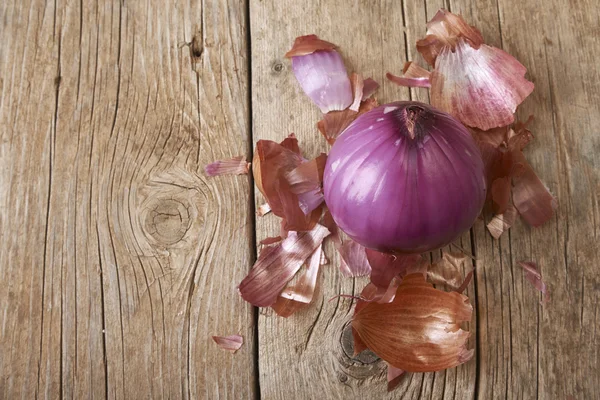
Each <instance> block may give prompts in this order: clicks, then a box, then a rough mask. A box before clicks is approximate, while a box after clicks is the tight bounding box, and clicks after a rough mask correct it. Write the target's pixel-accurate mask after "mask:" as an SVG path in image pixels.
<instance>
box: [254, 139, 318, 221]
mask: <svg viewBox="0 0 600 400" xmlns="http://www.w3.org/2000/svg"><path fill="white" fill-rule="evenodd" d="M303 163H305V160H304V159H303V158H302V156H301V155H300V149H299V147H298V140H297V139H296V138H295V137H294V136H290V137H288V138H286V139H285V140H284V141H283V142H281V143H276V142H273V141H271V140H259V141H258V142H257V143H256V150H255V153H254V160H253V164H252V172H253V174H254V180H255V183H256V186H257V187H258V189H259V190H260V192H261V193H262V194H263V195H264V196H265V198H266V199H267V202H268V203H269V206H270V208H271V211H272V212H273V214H275V215H277V216H278V217H281V218H283V219H284V224H283V229H284V230H286V231H292V230H294V231H307V230H310V229H312V228H313V227H314V226H315V224H316V223H317V221H318V220H319V218H320V216H321V207H320V205H321V198H320V194H318V193H317V194H314V193H308V194H307V195H306V196H304V195H303V194H300V195H298V194H296V193H295V192H294V190H293V186H294V184H292V183H290V182H289V181H288V179H287V177H288V176H289V174H290V173H292V176H296V177H298V175H299V174H296V175H294V174H293V172H292V171H294V170H296V168H297V167H299V166H300V165H301V164H303ZM298 179H300V178H299V177H298ZM297 191H298V192H302V191H301V190H297ZM300 196H303V197H302V200H303V202H301V199H300ZM303 205H304V209H305V210H307V212H306V213H305V212H304V210H303V208H302V206H303Z"/></svg>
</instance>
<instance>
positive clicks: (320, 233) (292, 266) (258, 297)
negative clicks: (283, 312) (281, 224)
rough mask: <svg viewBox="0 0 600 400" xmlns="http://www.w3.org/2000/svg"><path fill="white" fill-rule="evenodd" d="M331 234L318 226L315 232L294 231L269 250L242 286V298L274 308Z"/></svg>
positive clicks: (257, 261)
mask: <svg viewBox="0 0 600 400" xmlns="http://www.w3.org/2000/svg"><path fill="white" fill-rule="evenodd" d="M328 235H329V231H328V230H327V228H325V227H323V226H322V225H318V224H317V225H316V226H315V228H313V229H312V230H311V231H307V232H294V231H290V232H288V235H287V237H286V238H285V239H283V240H282V241H280V242H278V243H277V244H275V245H273V246H269V247H265V248H264V249H263V250H262V251H261V253H260V255H259V256H258V260H256V263H255V264H254V266H253V267H252V269H251V270H250V273H249V274H248V276H246V277H245V278H244V280H243V281H242V282H241V283H240V285H239V287H238V289H239V291H240V294H241V296H242V298H244V300H246V301H247V302H248V303H250V304H252V305H255V306H257V307H268V306H271V305H272V304H273V303H275V302H276V301H277V297H278V296H279V294H280V293H281V292H282V291H283V289H284V288H285V286H286V285H287V283H288V282H289V281H290V280H291V279H292V278H293V277H294V275H295V274H296V272H298V270H299V269H300V267H302V264H304V262H305V261H306V259H307V258H308V257H310V255H311V254H313V253H314V252H315V250H317V248H318V247H319V246H320V245H321V243H323V239H324V238H325V237H326V236H328ZM319 260H320V255H319Z"/></svg>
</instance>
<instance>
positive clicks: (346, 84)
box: [286, 35, 362, 114]
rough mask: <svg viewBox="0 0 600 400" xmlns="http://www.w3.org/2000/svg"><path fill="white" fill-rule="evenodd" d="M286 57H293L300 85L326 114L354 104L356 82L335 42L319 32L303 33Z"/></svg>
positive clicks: (294, 69)
mask: <svg viewBox="0 0 600 400" xmlns="http://www.w3.org/2000/svg"><path fill="white" fill-rule="evenodd" d="M286 57H289V58H291V59H292V70H293V71H294V75H295V76H296V79H297V80H298V83H299V84H300V87H301V88H302V90H303V91H304V93H306V95H307V96H308V97H310V99H311V100H312V101H313V103H315V104H316V105H317V106H318V107H319V108H320V109H321V112H322V113H323V114H326V113H328V112H329V111H335V110H338V111H339V110H344V109H346V108H348V106H350V105H351V103H352V98H353V96H352V85H351V83H350V79H349V78H348V73H347V71H346V67H345V66H344V61H343V60H342V56H340V54H339V53H338V52H337V51H336V50H335V45H333V44H332V43H329V42H326V41H323V40H321V39H319V38H318V37H317V36H316V35H308V36H303V37H299V38H297V39H296V40H295V42H294V46H293V47H292V49H291V50H290V51H288V52H287V54H286ZM361 93H362V88H361ZM361 96H362V94H361Z"/></svg>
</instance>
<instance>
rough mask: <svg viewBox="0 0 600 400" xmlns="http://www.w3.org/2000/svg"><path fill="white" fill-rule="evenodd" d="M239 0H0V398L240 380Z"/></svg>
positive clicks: (245, 209) (244, 180) (171, 390)
mask: <svg viewBox="0 0 600 400" xmlns="http://www.w3.org/2000/svg"><path fill="white" fill-rule="evenodd" d="M245 10H246V7H245V5H244V4H243V3H240V2H236V1H231V2H221V1H203V2H198V1H193V2H188V3H185V4H184V3H180V4H175V3H174V4H173V6H168V7H166V6H165V4H164V3H163V2H159V1H149V2H145V3H142V2H128V1H101V2H99V4H98V5H96V4H95V2H80V1H66V2H54V3H52V2H50V3H45V2H42V1H32V2H28V1H23V2H21V1H10V2H3V3H2V5H1V6H0V20H1V21H3V24H2V28H1V29H2V34H1V35H0V36H1V37H2V47H1V49H2V52H1V54H0V76H1V77H2V84H1V85H0V87H1V89H0V93H1V94H2V95H1V98H0V104H1V106H0V127H1V128H0V132H1V135H2V141H1V143H0V154H1V159H0V171H1V172H0V173H1V175H0V176H1V181H0V188H1V192H0V193H1V196H0V209H1V210H2V212H1V213H0V218H1V219H0V225H1V226H2V240H1V242H0V279H1V280H2V282H4V283H5V284H4V283H3V284H2V285H0V315H1V317H0V318H1V324H0V329H1V330H0V348H1V349H2V356H1V357H0V398H5V399H12V398H34V397H36V398H37V397H43V398H59V397H60V398H83V397H96V398H106V397H107V398H120V399H125V398H128V399H131V398H217V397H220V398H251V397H253V396H254V387H255V384H254V374H253V371H254V361H253V358H254V357H253V353H254V346H253V342H254V340H253V331H254V328H253V326H252V325H253V312H252V309H251V307H250V306H248V305H247V304H244V303H243V302H242V301H241V300H240V299H239V297H238V296H237V294H236V289H235V284H236V282H238V281H239V280H241V279H242V278H243V276H244V275H245V271H246V270H247V269H248V268H249V266H250V265H251V263H252V259H253V257H254V249H253V245H252V244H251V240H252V239H251V238H252V237H253V230H254V228H253V224H252V222H253V218H250V216H251V215H252V214H251V210H252V208H253V207H252V200H251V197H250V193H251V189H250V185H249V178H248V177H246V176H243V177H231V178H227V179H224V178H215V179H207V178H205V177H204V176H203V172H202V167H203V165H204V164H206V163H208V162H210V161H213V160H215V159H220V158H226V157H232V156H236V155H239V154H243V155H247V153H248V144H247V143H248V141H247V140H248V138H249V114H248V101H247V99H248V80H247V73H248V71H247V64H248V62H247V58H246V51H247V45H246V28H245V21H246V13H245ZM234 211H235V212H234ZM225 249H227V250H226V251H225ZM234 333H240V334H242V335H243V336H244V338H245V340H246V344H245V345H244V347H243V348H242V349H241V350H240V351H239V352H238V353H237V354H236V355H235V356H233V355H231V354H229V353H227V352H223V351H222V350H220V349H219V348H218V347H217V346H216V345H215V344H214V343H213V342H212V340H211V338H210V336H211V335H227V334H234ZM207 365H210V366H211V367H210V368H207Z"/></svg>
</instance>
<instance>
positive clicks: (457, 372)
mask: <svg viewBox="0 0 600 400" xmlns="http://www.w3.org/2000/svg"><path fill="white" fill-rule="evenodd" d="M95 3H96V2H86V1H75V0H68V1H61V0H57V1H55V2H44V1H39V0H23V1H22V0H7V1H3V2H0V21H1V22H0V139H1V140H0V282H1V283H0V398H1V399H15V398H23V399H30V398H52V399H54V398H89V397H93V398H117V399H137V398H188V399H201V398H207V399H216V398H230V399H246V398H248V399H253V398H264V399H290V398H294V399H296V398H297V399H321V398H345V399H352V398H390V399H418V398H435V399H437V398H459V399H467V398H481V399H488V398H511V399H512V398H524V399H530V398H538V399H566V398H567V397H568V396H573V398H576V399H592V398H595V397H597V392H598V391H599V390H600V374H599V373H598V370H599V369H600V350H599V349H600V332H598V326H599V324H600V314H599V309H598V293H599V291H600V277H599V273H598V272H597V269H598V265H599V263H600V244H599V243H600V237H599V236H600V211H599V204H598V203H599V194H600V128H599V126H600V107H599V104H600V68H598V66H597V65H598V63H600V56H598V54H600V31H599V29H598V26H599V25H598V21H599V20H600V12H599V11H598V8H597V5H596V4H595V2H593V1H591V0H583V1H582V0H579V1H572V2H568V3H565V2H562V1H559V0H551V1H541V0H524V1H514V0H497V1H492V0H484V1H473V0H471V1H468V0H459V1H449V2H448V1H446V2H444V1H443V0H426V1H424V2H418V4H417V3H415V2H412V1H404V2H400V1H392V0H380V1H367V0H357V1H351V2H348V1H342V0H328V1H323V0H322V1H319V0H310V1H302V2H300V1H291V0H285V1H271V0H249V1H248V2H239V1H234V0H227V1H224V0H212V1H209V0H197V1H188V2H173V3H172V4H170V5H167V4H165V3H164V2H161V1H158V0H148V1H146V2H137V1H130V0H113V1H109V0H101V1H98V4H95ZM440 7H446V8H448V9H450V10H451V11H453V12H457V13H460V14H462V15H463V16H464V17H465V18H466V19H467V21H469V22H470V23H471V24H473V25H475V26H477V27H478V28H480V30H481V31H482V33H483V35H484V37H485V39H486V41H487V42H488V43H490V44H492V45H495V46H498V47H502V48H504V49H505V50H507V51H508V52H510V53H511V54H513V55H515V56H516V57H517V58H518V59H519V60H520V61H521V62H522V63H523V64H524V65H525V66H526V67H527V68H528V77H529V78H530V79H531V80H532V81H533V82H534V83H535V84H536V88H535V91H534V93H533V94H532V95H531V96H530V97H529V98H528V99H527V100H526V101H525V103H524V104H523V106H522V107H521V110H520V112H519V115H520V117H522V118H526V117H527V116H528V115H529V114H534V115H535V117H536V119H535V121H534V123H533V124H532V126H531V128H532V131H533V133H534V135H535V137H536V138H535V141H533V142H532V143H531V144H530V145H529V146H528V147H527V150H526V156H527V157H528V159H529V160H530V162H531V164H532V165H533V167H534V168H535V170H536V171H537V172H538V174H539V175H540V177H541V178H542V180H543V181H544V182H545V183H546V184H547V185H548V187H549V188H550V190H551V191H552V192H553V193H554V194H555V195H556V197H557V199H558V203H559V208H558V210H557V215H556V217H555V218H554V219H553V220H551V221H550V222H548V223H547V224H545V225H544V226H542V227H541V228H537V229H532V228H530V227H528V226H527V225H526V224H524V223H522V222H518V223H517V224H516V225H515V226H514V227H513V228H512V229H511V230H510V232H509V233H508V234H505V235H504V236H503V237H502V238H501V240H499V241H495V240H493V239H492V238H491V236H490V235H489V234H488V232H487V231H486V229H485V221H478V222H477V223H476V224H475V226H474V227H473V229H472V230H471V232H468V233H466V234H465V235H463V237H462V238H461V240H460V241H459V242H457V244H458V245H460V246H461V247H462V248H464V249H466V250H468V251H470V252H472V253H473V254H474V255H475V257H476V258H477V261H476V262H475V263H474V264H475V265H476V267H477V270H476V278H475V279H474V282H473V284H472V285H471V286H470V287H469V288H468V291H467V294H468V295H469V296H470V298H471V302H472V303H473V305H474V308H475V312H474V317H473V321H472V322H471V324H470V330H471V331H472V332H473V335H472V338H471V345H472V346H473V347H475V348H476V356H475V357H474V358H473V360H471V361H470V362H469V363H467V364H465V365H462V366H460V367H458V368H456V369H452V370H448V371H443V372H439V373H435V374H433V373H428V374H409V375H408V376H406V377H405V379H404V381H403V382H402V384H401V385H400V387H399V388H398V389H396V390H395V391H394V392H392V393H389V394H388V393H387V392H386V389H385V367H384V365H383V363H382V362H381V361H379V360H378V359H377V358H376V357H374V356H373V355H372V354H369V353H363V354H362V355H360V356H358V357H356V358H353V357H352V349H351V343H350V341H349V335H348V333H349V332H348V330H347V329H346V327H347V323H348V321H349V320H350V317H351V315H352V314H351V313H352V302H351V300H350V299H345V298H337V299H334V300H332V301H330V299H331V298H332V297H334V296H336V295H337V294H340V293H344V294H351V293H358V292H360V290H361V288H362V286H363V285H364V284H365V282H366V280H365V279H356V280H352V279H344V278H342V277H341V276H340V274H339V273H338V271H337V263H338V259H337V257H335V256H334V252H333V251H332V249H331V248H329V247H328V248H327V250H326V251H327V254H328V255H329V256H330V258H331V263H330V264H329V265H327V266H325V267H324V268H323V271H322V273H321V275H320V278H319V282H320V288H319V291H318V293H317V294H316V296H315V300H314V303H313V304H312V305H311V307H310V308H308V309H307V310H305V311H303V312H301V313H299V314H297V315H294V316H292V317H290V318H289V319H283V318H280V317H277V316H276V315H275V314H274V313H273V312H272V311H271V310H270V309H267V310H260V311H259V312H257V311H256V310H254V309H253V308H252V307H250V306H248V305H247V304H246V303H245V302H243V301H242V300H241V299H240V298H239V296H238V295H237V293H236V286H237V284H238V283H239V282H240V281H241V279H242V278H243V277H244V276H245V274H246V273H247V271H248V269H249V268H250V267H251V265H252V263H253V260H254V257H255V254H256V251H255V249H256V247H255V243H256V240H260V239H262V238H264V237H266V236H271V235H273V234H274V233H276V232H277V231H278V222H277V220H276V218H275V217H273V216H265V217H262V218H255V217H254V208H255V204H260V203H261V202H262V199H261V197H260V195H258V194H257V193H258V192H256V193H255V191H254V189H253V186H252V181H251V178H250V177H247V176H237V177H219V178H206V177H205V176H204V174H203V171H202V167H203V166H204V165H205V164H206V163H208V162H210V161H213V160H216V159H222V158H228V157H232V156H236V155H240V154H243V155H246V156H250V153H251V146H252V144H253V143H255V142H256V141H257V140H259V139H273V140H281V139H282V138H283V137H285V136H286V135H287V134H289V133H290V132H295V133H296V135H297V136H298V138H299V140H300V142H301V146H302V148H303V149H304V150H305V154H306V156H308V157H313V156H315V155H317V154H318V153H319V152H320V151H326V150H327V145H326V144H325V142H324V140H323V139H322V138H321V137H320V136H319V134H318V132H317V130H316V128H315V123H316V121H317V120H318V118H319V112H318V110H317V109H316V107H314V106H313V105H312V104H311V103H310V101H309V100H308V98H307V97H306V96H304V95H303V94H302V93H301V91H300V89H299V87H298V85H297V83H296V81H295V78H294V76H293V74H292V72H291V69H290V64H289V61H288V60H286V59H284V58H283V54H284V53H285V51H286V50H288V48H289V46H290V45H291V43H292V41H293V39H294V38H295V37H296V36H298V35H301V34H307V33H316V34H318V35H320V36H322V37H323V38H324V39H326V40H331V41H333V42H335V43H336V44H338V45H339V46H340V47H341V50H342V54H343V55H344V57H345V60H346V61H347V66H348V69H349V70H350V71H357V72H360V73H362V74H363V75H364V76H372V77H373V78H374V79H376V80H377V81H378V82H380V83H381V84H382V87H381V88H380V90H379V92H378V93H377V97H378V99H379V100H380V101H381V102H385V101H391V100H402V99H409V98H412V99H415V100H421V101H427V100H428V94H427V91H426V90H423V89H418V90H408V89H403V88H399V87H396V86H395V85H393V84H390V83H389V82H386V80H385V78H384V75H385V72H387V71H392V72H399V71H400V69H401V66H402V64H403V63H404V61H405V60H407V59H408V60H418V59H419V57H418V54H417V53H416V50H415V47H414V42H415V40H416V39H418V38H419V37H421V36H422V35H423V33H424V31H425V22H426V21H427V20H428V19H430V18H431V17H432V16H433V15H434V14H435V12H436V11H437V9H438V8H440ZM431 256H432V258H434V259H435V258H438V257H439V256H440V253H439V252H436V253H434V254H432V255H431ZM520 260H533V261H536V262H537V263H538V264H539V266H540V268H541V271H542V274H543V275H544V277H545V280H546V282H547V283H548V285H549V288H550V296H551V300H550V302H549V303H548V304H545V305H543V306H542V305H540V303H539V300H540V295H539V293H538V292H536V291H535V290H534V289H533V288H532V287H531V286H530V284H529V282H527V281H526V280H525V279H524V275H523V273H522V271H521V269H520V268H519V267H518V266H517V261H520ZM471 266H472V265H468V266H466V267H465V268H470V267H471ZM236 333H239V334H241V335H243V336H244V339H245V343H244V345H243V347H242V348H241V350H240V351H238V352H237V353H236V354H234V355H232V354H229V353H227V352H223V351H222V350H220V349H218V347H217V346H216V345H215V344H214V343H213V342H212V340H211V338H210V337H211V335H228V334H236Z"/></svg>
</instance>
